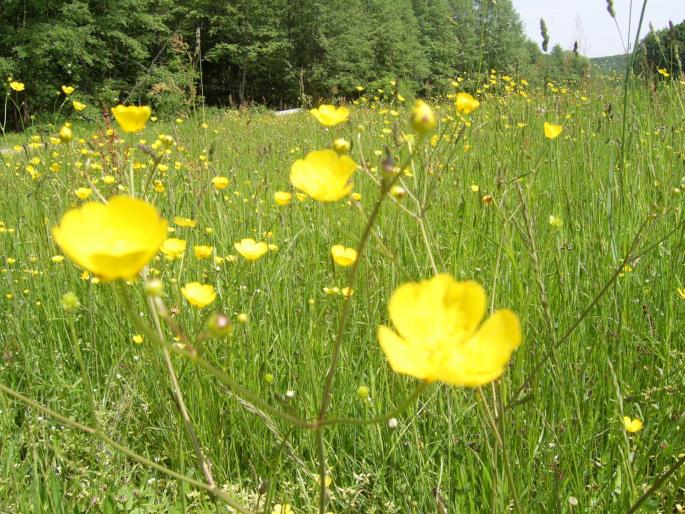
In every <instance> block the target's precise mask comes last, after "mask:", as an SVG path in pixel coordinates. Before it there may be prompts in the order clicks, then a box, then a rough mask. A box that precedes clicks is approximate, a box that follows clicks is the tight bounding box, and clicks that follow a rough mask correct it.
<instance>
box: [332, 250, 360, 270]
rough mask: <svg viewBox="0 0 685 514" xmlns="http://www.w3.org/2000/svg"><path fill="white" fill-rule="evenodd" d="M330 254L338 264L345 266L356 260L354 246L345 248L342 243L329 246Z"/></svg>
mask: <svg viewBox="0 0 685 514" xmlns="http://www.w3.org/2000/svg"><path fill="white" fill-rule="evenodd" d="M331 256H332V257H333V261H334V262H335V263H336V264H337V265H338V266H342V267H343V268H346V267H348V266H352V265H353V264H354V263H355V262H356V260H357V250H355V249H354V248H345V247H344V246H343V245H334V246H332V247H331Z"/></svg>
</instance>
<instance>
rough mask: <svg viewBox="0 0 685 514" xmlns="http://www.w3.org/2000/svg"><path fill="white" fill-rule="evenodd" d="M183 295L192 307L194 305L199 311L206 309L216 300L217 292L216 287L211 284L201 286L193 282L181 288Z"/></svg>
mask: <svg viewBox="0 0 685 514" xmlns="http://www.w3.org/2000/svg"><path fill="white" fill-rule="evenodd" d="M181 294H183V297H184V298H185V299H186V300H188V303H190V305H194V306H195V307H198V308H199V309H204V308H205V307H207V305H209V304H210V303H212V302H213V301H214V300H216V291H215V290H214V286H212V285H209V284H200V283H199V282H191V283H189V284H186V285H185V287H182V288H181Z"/></svg>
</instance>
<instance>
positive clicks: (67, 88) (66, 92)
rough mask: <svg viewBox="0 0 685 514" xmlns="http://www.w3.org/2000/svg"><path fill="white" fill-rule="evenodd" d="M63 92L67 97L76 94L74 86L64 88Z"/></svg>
mask: <svg viewBox="0 0 685 514" xmlns="http://www.w3.org/2000/svg"><path fill="white" fill-rule="evenodd" d="M62 91H63V92H64V94H65V95H67V96H69V95H70V94H72V93H73V92H74V88H73V87H72V86H62Z"/></svg>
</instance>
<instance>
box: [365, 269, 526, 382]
mask: <svg viewBox="0 0 685 514" xmlns="http://www.w3.org/2000/svg"><path fill="white" fill-rule="evenodd" d="M485 309H486V297H485V291H484V290H483V288H482V287H481V285H480V284H478V283H476V282H472V281H467V282H457V281H456V280H454V278H452V277H451V276H450V275H448V274H441V275H437V276H435V277H434V278H432V279H430V280H425V281H422V282H419V283H415V282H410V283H407V284H404V285H402V286H400V287H399V288H398V289H397V290H396V291H395V292H394V293H393V295H392V297H391V298H390V303H389V306H388V310H389V313H390V320H391V321H392V323H393V325H394V326H395V329H396V330H397V332H395V331H394V330H392V329H390V328H388V327H386V326H381V327H379V328H378V339H379V342H380V345H381V348H382V349H383V352H384V353H385V355H386V357H387V359H388V361H389V363H390V366H391V367H392V369H393V370H394V371H395V372H397V373H402V374H405V375H410V376H414V377H416V378H420V379H423V380H427V381H434V380H441V381H443V382H446V383H448V384H454V385H465V386H479V385H483V384H486V383H488V382H491V381H493V380H495V379H497V378H498V377H500V376H501V375H502V373H503V372H504V368H505V366H506V364H507V363H508V362H509V359H510V357H511V354H512V352H513V351H514V350H515V349H516V348H517V347H518V346H519V344H520V343H521V326H520V323H519V319H518V317H517V316H516V314H514V313H513V312H511V311H509V310H506V309H504V310H499V311H497V312H495V313H494V314H493V315H492V316H491V317H490V318H488V319H487V320H486V321H485V323H483V324H482V325H481V326H480V328H479V327H478V325H479V324H480V322H481V320H482V319H483V316H484V315H485Z"/></svg>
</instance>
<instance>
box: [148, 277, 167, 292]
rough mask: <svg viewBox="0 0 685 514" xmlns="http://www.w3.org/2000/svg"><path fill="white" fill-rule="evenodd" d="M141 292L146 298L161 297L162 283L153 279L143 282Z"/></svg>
mask: <svg viewBox="0 0 685 514" xmlns="http://www.w3.org/2000/svg"><path fill="white" fill-rule="evenodd" d="M143 291H145V294H146V295H148V296H162V293H163V292H164V283H163V282H162V281H161V280H159V279H158V278H153V279H152V280H148V281H147V282H145V285H144V286H143Z"/></svg>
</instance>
